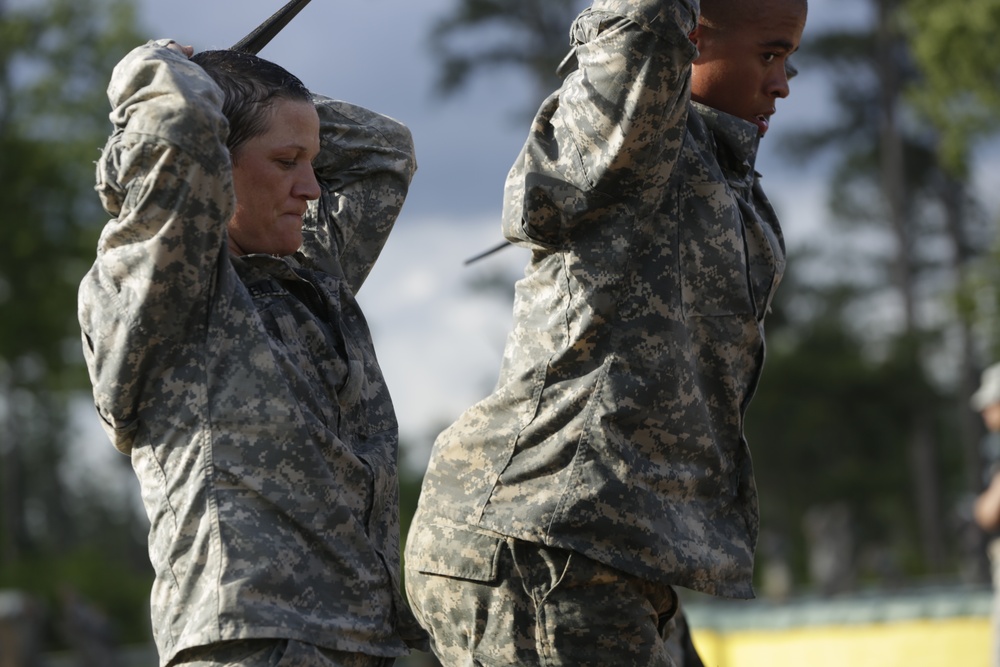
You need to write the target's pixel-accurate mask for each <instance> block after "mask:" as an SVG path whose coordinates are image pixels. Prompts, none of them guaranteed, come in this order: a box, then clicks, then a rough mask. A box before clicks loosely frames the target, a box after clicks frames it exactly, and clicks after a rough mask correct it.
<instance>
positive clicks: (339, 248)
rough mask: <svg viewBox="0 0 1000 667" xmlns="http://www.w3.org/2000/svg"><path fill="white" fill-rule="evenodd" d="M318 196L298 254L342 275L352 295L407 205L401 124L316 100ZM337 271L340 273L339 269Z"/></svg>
mask: <svg viewBox="0 0 1000 667" xmlns="http://www.w3.org/2000/svg"><path fill="white" fill-rule="evenodd" d="M315 102H316V109H317V111H318V112H319V119H320V143H321V150H320V155H319V157H317V158H316V160H315V161H314V162H313V166H314V167H315V169H316V175H317V177H318V178H319V181H320V185H321V186H322V189H323V194H322V196H321V197H320V199H319V200H318V201H317V202H313V203H312V204H311V205H310V208H309V215H308V217H307V220H306V225H305V229H304V230H303V238H304V241H303V247H302V252H303V254H304V255H305V256H306V258H307V259H308V260H309V261H311V262H313V263H315V264H316V265H317V266H319V267H320V268H322V269H324V270H327V271H330V272H336V271H338V270H341V271H343V274H344V277H345V278H346V279H347V281H348V284H349V285H350V286H351V288H352V290H353V291H355V292H357V291H358V290H359V289H360V288H361V285H362V284H363V283H364V281H365V278H367V277H368V273H369V272H370V271H371V269H372V266H374V264H375V260H376V259H377V258H378V256H379V253H381V252H382V247H383V246H384V245H385V242H386V239H387V238H388V236H389V232H390V231H391V230H392V227H393V225H394V224H395V222H396V217H397V216H398V215H399V212H400V209H401V208H402V206H403V201H404V200H405V199H406V193H407V191H408V190H409V187H410V180H411V179H412V178H413V173H414V171H415V170H416V166H417V165H416V160H415V158H414V151H413V139H412V137H411V135H410V131H409V130H408V129H407V128H406V127H405V126H404V125H402V124H401V123H399V122H397V121H395V120H393V119H391V118H388V117H386V116H382V115H379V114H377V113H374V112H372V111H369V110H367V109H364V108H362V107H359V106H355V105H352V104H348V103H346V102H340V101H336V100H331V99H328V98H324V97H319V96H317V97H316V99H315ZM338 265H339V268H338Z"/></svg>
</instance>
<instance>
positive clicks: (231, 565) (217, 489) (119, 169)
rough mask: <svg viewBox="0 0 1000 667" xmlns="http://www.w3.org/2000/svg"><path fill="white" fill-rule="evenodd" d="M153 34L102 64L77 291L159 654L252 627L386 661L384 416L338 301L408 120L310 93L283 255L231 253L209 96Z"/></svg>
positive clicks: (223, 158)
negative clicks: (103, 95) (96, 146)
mask: <svg viewBox="0 0 1000 667" xmlns="http://www.w3.org/2000/svg"><path fill="white" fill-rule="evenodd" d="M164 44H165V43H164V42H153V43H150V44H147V45H145V46H143V47H140V48H138V49H136V50H134V51H133V52H132V53H130V54H129V55H128V56H127V57H126V58H125V59H124V60H123V61H122V62H121V63H119V65H118V66H117V67H116V68H115V71H114V74H113V76H112V80H111V84H110V86H109V89H108V95H109V98H110V100H111V103H112V107H113V109H114V110H113V112H112V114H111V120H112V122H113V124H114V128H115V130H114V133H113V135H112V136H111V138H110V139H109V141H108V144H107V146H106V148H105V149H104V152H103V155H102V157H101V160H100V162H99V164H98V167H97V178H98V185H97V190H98V192H99V194H100V195H101V198H102V201H103V203H104V205H105V208H106V209H107V210H108V212H109V213H110V214H111V215H112V216H114V219H112V220H111V221H110V222H109V223H108V224H107V226H106V227H105V228H104V231H103V233H102V235H101V238H100V242H99V246H98V250H97V259H96V262H95V263H94V265H93V267H92V268H91V270H90V271H89V273H88V274H87V275H86V277H85V278H84V280H83V282H82V284H81V287H80V294H79V316H80V323H81V326H82V329H83V341H84V353H85V356H86V359H87V364H88V367H89V370H90V376H91V381H92V383H93V387H94V399H95V402H96V405H97V410H98V412H99V414H100V416H101V417H102V419H103V422H104V426H105V430H106V431H107V432H108V434H109V435H110V437H111V439H112V441H113V443H114V445H115V446H116V447H117V448H118V449H119V450H120V451H122V452H123V453H125V454H129V455H130V456H131V460H132V465H133V468H134V469H135V472H136V475H137V476H138V479H139V482H140V485H141V491H142V499H143V503H144V504H145V507H146V511H147V513H148V515H149V519H150V522H151V528H150V537H149V553H150V558H151V560H152V563H153V567H154V569H155V575H156V578H155V583H154V586H153V592H152V625H153V630H154V635H155V640H156V643H157V647H158V649H159V652H160V660H161V661H162V663H163V664H166V663H167V662H168V661H169V660H170V659H171V657H172V656H174V655H175V654H176V653H177V652H178V651H180V650H182V649H185V648H189V647H194V646H199V645H205V644H210V643H215V642H219V641H225V640H233V639H245V638H261V637H266V638H289V639H296V640H300V641H305V642H308V643H312V644H316V645H319V646H324V647H328V648H331V649H336V650H341V651H352V652H362V653H368V654H373V655H385V656H392V655H400V654H404V653H406V652H407V648H406V646H405V645H404V640H403V638H402V636H401V635H402V634H405V633H406V631H405V630H404V628H405V627H409V626H410V624H411V623H412V617H410V616H409V611H408V610H407V608H406V607H405V605H404V604H402V603H401V600H400V598H399V594H398V591H399V587H398V577H399V517H398V479H397V469H396V456H397V448H398V435H397V424H396V418H395V414H394V411H393V407H392V403H391V400H390V397H389V393H388V391H387V389H386V385H385V382H384V381H383V377H382V373H381V370H380V369H379V365H378V362H377V360H376V357H375V352H374V349H373V346H372V339H371V335H370V333H369V331H368V328H367V325H366V323H365V319H364V317H363V316H362V313H361V310H360V309H359V307H358V304H357V302H356V301H355V297H354V294H355V292H356V291H357V290H358V288H360V287H361V284H362V282H363V281H364V280H365V277H366V276H367V275H368V272H369V270H370V269H371V268H372V265H373V264H374V262H375V259H376V257H377V256H378V255H379V253H380V251H381V249H382V246H383V244H384V242H385V240H386V237H387V235H388V234H389V231H390V229H391V228H392V226H393V223H394V221H395V219H396V216H397V214H398V213H399V210H400V207H401V206H402V204H403V199H404V197H405V195H406V192H407V189H408V187H409V183H410V179H411V177H412V175H413V172H414V170H415V168H416V165H415V161H414V157H413V146H412V140H411V137H410V133H409V131H408V130H407V129H406V128H405V127H403V126H402V125H400V124H398V123H397V122H395V121H393V120H391V119H388V118H385V117H382V116H379V115H376V114H374V113H372V112H370V111H367V110H364V109H361V108H359V107H356V106H352V105H349V104H346V103H343V102H336V101H333V100H328V99H325V98H319V97H317V98H316V101H315V102H316V107H317V111H318V112H319V115H320V124H321V150H322V152H321V155H320V156H319V157H318V158H317V160H316V161H315V162H314V166H315V169H316V173H317V177H318V179H319V181H320V184H321V187H322V196H321V198H320V199H319V200H318V201H314V202H311V203H310V208H309V212H308V214H307V216H306V220H305V229H304V241H303V245H302V248H301V250H300V252H298V253H296V254H295V255H294V256H292V257H285V258H278V257H273V256H270V255H248V256H244V257H239V258H236V257H233V256H231V255H230V252H229V250H228V248H227V237H226V223H227V221H228V220H229V219H230V218H231V216H232V214H233V211H234V205H235V201H234V195H233V186H232V170H231V166H230V159H229V154H228V151H227V150H226V148H225V144H224V139H225V136H226V133H227V131H228V127H227V123H226V120H225V118H224V117H223V115H222V112H221V105H222V92H221V90H220V89H219V88H218V87H217V86H216V85H215V83H214V82H212V81H211V79H209V78H208V77H207V75H206V74H205V73H204V71H203V70H201V68H199V67H198V66H197V65H195V64H193V63H191V62H190V61H188V60H187V59H186V58H184V57H182V56H180V55H179V54H176V53H174V52H173V51H170V50H168V49H165V48H163V45H164Z"/></svg>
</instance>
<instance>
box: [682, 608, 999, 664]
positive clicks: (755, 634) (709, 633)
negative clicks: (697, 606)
mask: <svg viewBox="0 0 1000 667" xmlns="http://www.w3.org/2000/svg"><path fill="white" fill-rule="evenodd" d="M692 635H693V638H694V643H695V646H696V647H697V648H698V652H699V653H700V654H701V658H702V661H703V662H704V663H705V667H845V666H849V667H989V664H990V661H989V651H990V645H991V638H990V620H989V618H987V617H983V616H974V617H952V618H944V619H913V620H905V621H899V622H884V623H867V624H857V625H829V626H800V627H789V628H784V629H758V630H731V631H718V630H707V629H702V630H699V629H698V628H694V629H693V631H692Z"/></svg>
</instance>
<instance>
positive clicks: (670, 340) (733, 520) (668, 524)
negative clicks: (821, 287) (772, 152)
mask: <svg viewBox="0 0 1000 667" xmlns="http://www.w3.org/2000/svg"><path fill="white" fill-rule="evenodd" d="M698 11H699V6H698V2H697V0H674V1H672V2H667V1H665V0H597V1H596V2H595V3H594V5H593V7H591V8H590V9H589V10H586V11H585V12H584V13H583V14H582V15H581V16H580V17H579V18H578V19H577V21H576V22H575V24H574V28H573V32H572V36H573V39H574V43H575V49H576V59H577V61H578V69H577V70H576V71H574V72H573V73H571V74H569V75H568V76H567V78H566V79H565V80H564V83H563V85H562V87H561V88H560V90H559V91H557V92H556V93H555V94H553V95H552V96H551V97H549V98H548V100H546V101H545V102H544V104H543V105H542V107H541V109H540V111H539V112H538V115H537V116H536V117H535V121H534V124H533V126H532V129H531V133H530V136H529V137H528V139H527V142H526V144H525V146H524V149H523V151H522V152H521V154H520V156H519V157H518V159H517V161H516V163H515V164H514V166H513V168H512V170H511V172H510V175H509V177H508V181H507V187H506V199H505V209H504V231H505V234H506V236H507V238H508V239H510V240H511V241H512V242H514V243H516V244H519V245H521V246H524V247H527V248H530V249H531V251H532V256H531V261H530V263H529V266H528V267H527V270H526V274H525V277H524V278H523V279H522V280H520V281H519V282H518V284H517V288H516V300H515V305H514V321H515V325H514V329H513V331H512V332H511V334H510V336H509V338H508V341H507V345H506V350H505V354H504V360H503V365H502V368H501V371H500V378H499V382H498V384H497V387H496V388H495V390H494V391H493V393H492V394H491V395H490V396H489V397H487V398H486V399H484V400H483V401H481V402H480V403H478V404H477V405H475V406H473V407H472V408H470V409H469V410H468V411H466V412H465V413H464V414H463V415H462V416H461V417H460V418H459V419H458V421H457V422H456V423H455V424H453V425H452V426H451V427H450V428H448V429H447V430H446V431H444V432H443V433H442V434H441V435H440V436H439V437H438V439H437V441H436V442H435V446H434V450H433V453H432V457H431V461H430V464H429V470H428V473H427V475H426V477H425V482H424V487H423V492H422V498H421V502H420V507H419V510H418V515H417V517H416V518H415V523H414V526H415V527H414V529H413V530H411V533H410V539H409V542H408V546H407V549H408V553H407V558H406V563H407V567H408V568H414V569H418V570H422V571H425V572H430V573H437V574H446V575H455V576H463V577H467V578H473V579H475V578H482V579H488V578H490V577H491V576H492V575H493V571H492V560H491V559H492V554H493V553H494V548H493V547H494V545H495V544H496V541H497V539H496V536H497V535H506V536H511V537H515V538H518V539H523V540H529V541H533V542H536V543H541V544H545V545H548V546H554V547H560V548H565V549H570V550H573V551H576V552H579V553H582V554H585V555H586V556H588V557H590V558H593V559H595V560H598V561H601V562H604V563H607V564H609V565H611V566H614V567H617V568H619V569H621V570H623V571H626V572H629V573H632V574H635V575H637V576H641V577H643V578H646V579H650V580H655V581H661V582H665V583H669V584H677V585H681V586H685V587H689V588H693V589H697V590H701V591H705V592H710V593H715V594H720V595H726V596H733V597H751V596H752V595H753V590H752V587H751V574H752V568H753V551H754V547H755V542H756V536H757V524H758V514H757V501H756V491H755V486H754V481H753V474H752V470H751V462H750V454H749V451H748V449H747V444H746V442H745V440H744V436H743V420H744V413H745V410H746V408H747V405H748V403H749V402H750V398H751V395H752V394H753V391H754V389H755V387H756V384H757V381H758V377H759V374H760V372H761V366H762V364H763V360H764V341H763V328H762V327H763V319H764V315H765V313H766V312H767V310H768V308H769V306H770V300H771V297H772V293H773V291H774V289H775V287H776V286H777V284H778V282H779V280H780V277H781V275H782V272H783V270H784V264H785V260H784V244H783V241H782V237H781V232H780V229H779V226H778V223H777V220H776V219H775V216H774V213H773V211H772V209H771V207H770V205H769V204H768V203H767V200H766V199H765V197H764V195H763V192H762V191H761V190H760V187H759V184H758V175H757V174H756V172H755V171H754V160H755V156H756V150H757V143H758V136H757V128H756V126H754V125H753V124H751V123H748V122H745V121H742V120H740V119H737V118H734V117H732V116H728V115H726V114H723V113H720V112H717V111H714V110H712V109H710V108H707V107H704V106H700V105H698V104H694V103H692V102H691V101H690V71H691V67H690V65H691V62H692V60H693V59H694V58H695V57H696V50H695V48H694V46H693V45H692V44H691V42H690V40H689V39H688V34H689V33H690V31H691V30H692V29H693V28H694V26H695V20H696V17H697V15H698ZM470 545H472V546H471V547H470Z"/></svg>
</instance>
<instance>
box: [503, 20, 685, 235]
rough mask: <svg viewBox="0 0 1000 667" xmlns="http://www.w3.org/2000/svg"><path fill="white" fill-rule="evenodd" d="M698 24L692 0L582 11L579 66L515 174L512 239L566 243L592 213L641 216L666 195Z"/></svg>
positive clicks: (541, 118)
mask: <svg viewBox="0 0 1000 667" xmlns="http://www.w3.org/2000/svg"><path fill="white" fill-rule="evenodd" d="M614 12H617V13H614ZM667 17H670V18H669V20H668V19H667ZM694 21H695V15H694V14H693V13H692V10H691V5H689V4H688V3H685V2H677V3H663V2H658V3H654V2H637V1H632V2H626V1H624V0H617V1H613V2H612V1H606V0H598V2H595V4H594V7H593V8H591V9H590V10H587V11H585V12H584V13H583V14H581V15H580V17H579V18H578V19H577V21H576V22H575V23H574V26H573V32H572V34H573V39H574V43H575V51H576V59H577V62H578V69H577V70H576V71H575V72H573V73H571V74H570V75H569V76H568V77H567V78H566V80H565V81H564V83H563V86H562V87H561V89H560V90H559V91H558V93H557V94H555V95H553V96H552V97H550V98H549V100H547V101H546V103H545V105H543V107H542V109H541V110H540V111H539V113H538V115H537V116H536V118H535V123H534V124H533V126H532V131H531V134H530V135H529V137H528V140H527V142H526V143H525V147H524V150H523V151H522V153H521V156H520V157H519V158H518V161H517V163H515V165H514V168H513V169H512V171H511V174H510V177H509V178H508V182H507V190H506V202H505V232H506V234H507V235H508V237H510V238H514V239H518V238H530V239H534V240H542V241H549V242H559V241H560V240H562V237H565V235H566V234H569V233H571V232H572V231H573V229H572V228H573V226H574V224H575V222H577V221H579V220H580V219H581V216H582V215H583V214H584V213H585V212H591V211H593V210H594V209H595V208H597V207H601V206H608V205H611V204H612V203H613V202H615V201H617V202H620V203H622V204H623V205H625V206H627V207H628V208H630V210H631V211H632V213H633V214H635V215H638V214H641V213H642V212H641V211H639V210H637V208H636V207H638V206H641V205H642V204H641V202H642V201H646V202H650V201H655V200H657V199H658V198H657V196H656V193H655V189H656V188H658V187H662V186H664V185H665V184H666V181H667V178H668V177H669V174H670V171H671V169H672V166H673V164H674V163H675V162H676V159H677V155H678V153H679V150H680V147H681V144H682V141H683V132H684V128H685V126H686V119H687V108H688V100H689V98H690V70H691V62H692V61H693V59H694V57H695V55H696V50H695V48H694V45H693V44H692V43H691V41H690V39H689V38H688V34H689V32H690V29H692V28H693V27H694ZM650 26H652V27H655V30H653V29H650ZM522 226H523V228H522Z"/></svg>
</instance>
